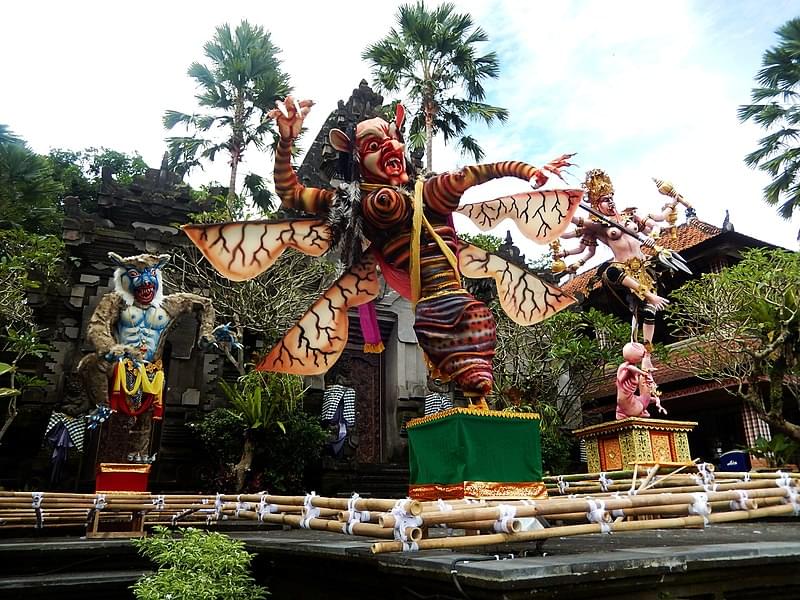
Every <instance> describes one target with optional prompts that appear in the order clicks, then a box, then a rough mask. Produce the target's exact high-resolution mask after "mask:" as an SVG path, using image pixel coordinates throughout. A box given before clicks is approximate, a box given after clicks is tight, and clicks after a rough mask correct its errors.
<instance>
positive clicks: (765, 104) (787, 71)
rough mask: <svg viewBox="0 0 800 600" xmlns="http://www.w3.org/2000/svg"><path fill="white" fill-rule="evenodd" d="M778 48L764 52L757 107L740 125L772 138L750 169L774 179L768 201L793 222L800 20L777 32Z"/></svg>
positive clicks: (798, 156)
mask: <svg viewBox="0 0 800 600" xmlns="http://www.w3.org/2000/svg"><path fill="white" fill-rule="evenodd" d="M776 33H777V35H778V38H779V43H778V44H777V45H776V46H775V47H773V48H770V49H769V50H767V51H766V52H764V56H763V58H762V61H761V70H760V71H759V72H758V75H756V82H757V83H758V84H759V86H760V87H756V88H753V90H752V91H751V94H750V97H751V98H752V101H753V104H745V105H743V106H740V107H739V119H740V120H741V121H742V122H744V121H748V120H752V121H754V122H755V123H757V124H758V125H760V126H761V127H763V128H764V129H765V130H766V131H767V132H768V135H766V136H765V137H763V138H761V139H760V140H759V144H760V145H759V147H758V149H757V150H755V151H753V152H751V153H750V154H748V155H747V156H746V157H745V159H744V160H745V163H746V164H747V165H748V166H750V167H753V168H756V167H757V168H758V169H760V170H761V171H765V172H767V173H769V174H770V176H771V177H772V181H771V182H770V183H769V185H767V186H766V187H765V188H764V199H765V200H766V201H767V202H768V203H769V204H772V205H779V206H778V213H779V214H780V215H781V216H782V217H783V218H785V219H790V218H791V217H792V213H793V212H794V210H795V209H800V17H798V18H794V19H792V20H791V21H788V22H786V23H784V24H783V25H782V26H781V27H780V28H779V29H778V30H777V31H776Z"/></svg>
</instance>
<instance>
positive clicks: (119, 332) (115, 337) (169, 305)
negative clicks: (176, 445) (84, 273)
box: [78, 252, 235, 462]
mask: <svg viewBox="0 0 800 600" xmlns="http://www.w3.org/2000/svg"><path fill="white" fill-rule="evenodd" d="M108 256H109V258H111V260H112V262H113V263H114V264H115V265H116V266H117V269H116V271H115V272H114V291H112V292H109V293H107V294H106V295H105V296H103V297H102V298H101V299H100V302H99V303H98V305H97V307H96V308H95V310H94V313H93V314H92V317H91V318H90V319H89V324H88V325H87V329H86V339H87V341H88V342H89V343H90V344H92V345H93V346H94V348H95V351H94V352H93V353H91V354H87V355H86V356H84V357H83V359H82V360H81V361H80V363H79V364H78V374H79V376H80V377H81V379H82V381H83V384H84V388H85V390H86V393H87V395H88V396H89V401H90V402H91V403H92V404H94V405H96V406H98V407H110V408H111V409H112V410H114V411H115V414H114V415H112V417H111V418H110V419H109V423H108V424H107V427H106V428H105V429H106V430H108V429H110V430H113V431H114V433H112V434H110V435H111V437H112V438H114V439H113V440H109V441H108V443H102V442H101V451H100V457H99V459H100V460H104V461H108V462H125V459H126V457H127V456H128V455H130V454H133V455H137V456H149V450H150V448H149V444H150V430H151V423H150V421H151V419H160V418H161V416H162V414H163V403H162V393H163V384H164V374H163V367H162V364H161V357H162V353H163V351H164V344H165V342H166V338H167V334H168V333H169V331H170V329H171V328H172V327H173V326H174V325H175V323H176V322H177V319H178V317H180V316H181V315H183V314H186V313H191V312H195V313H197V315H198V317H199V321H200V331H199V337H198V343H199V345H201V346H203V347H208V346H211V345H213V344H215V343H217V342H226V343H232V344H233V343H235V339H234V338H233V336H232V334H231V333H230V331H229V330H228V328H227V326H225V325H222V326H219V327H216V328H215V327H214V316H215V315H214V307H213V306H212V304H211V300H210V299H208V298H204V297H203V296H198V295H197V294H190V293H177V294H170V295H167V296H165V295H164V294H163V289H162V280H161V268H162V267H163V266H164V265H165V264H166V263H167V262H168V261H169V258H170V256H169V255H168V254H161V255H158V256H155V255H152V254H139V255H136V256H128V257H124V258H123V257H122V256H119V255H118V254H115V253H113V252H109V254H108ZM104 433H106V431H104ZM124 433H127V436H124V437H123V434H124ZM107 437H108V436H104V438H103V439H106V438H107Z"/></svg>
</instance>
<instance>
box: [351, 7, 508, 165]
mask: <svg viewBox="0 0 800 600" xmlns="http://www.w3.org/2000/svg"><path fill="white" fill-rule="evenodd" d="M397 22H398V26H399V28H393V29H392V30H391V32H390V33H389V34H388V35H387V36H386V37H384V38H383V39H381V40H379V41H378V42H375V43H374V44H372V45H370V46H368V47H367V49H366V50H364V52H363V53H362V55H361V56H362V58H363V59H364V60H367V61H369V62H370V63H371V68H372V73H373V76H374V78H375V82H374V83H375V85H376V87H377V88H378V89H380V90H381V91H385V92H401V93H404V94H405V95H406V96H407V99H408V101H409V103H410V106H409V109H410V112H411V114H413V115H414V118H413V120H412V122H411V135H410V136H409V142H410V145H411V147H412V148H414V149H419V148H423V147H424V148H425V155H426V166H427V168H428V170H431V169H432V164H433V155H432V144H433V137H434V136H435V135H436V134H437V133H441V134H442V136H443V137H444V140H445V142H448V141H450V140H453V139H456V140H458V142H457V146H458V148H459V150H460V151H461V153H462V154H468V155H471V156H472V157H473V158H474V159H475V160H476V161H478V160H480V159H481V158H483V156H484V152H483V149H482V148H481V147H480V145H479V144H478V142H477V140H475V138H473V137H472V136H470V135H467V134H466V129H467V121H483V122H485V123H486V124H487V125H488V124H491V123H492V122H494V121H495V120H497V121H501V122H504V121H505V120H506V119H507V118H508V111H507V110H506V109H504V108H500V107H497V106H492V105H490V104H486V103H485V102H483V100H484V98H485V95H486V93H485V91H484V89H483V82H484V81H485V80H486V79H491V78H495V77H497V76H498V74H499V71H500V68H499V64H498V61H497V55H496V54H495V53H494V52H488V53H486V54H483V55H479V54H478V51H477V46H478V44H479V43H480V42H486V41H487V40H488V39H489V38H488V36H487V35H486V33H485V32H484V31H483V29H481V28H480V27H477V26H476V25H475V24H474V23H473V20H472V16H470V15H469V14H466V13H465V14H459V13H456V12H455V6H454V5H453V4H451V3H449V2H448V3H445V4H441V5H439V6H437V7H436V8H433V9H430V8H428V7H427V6H426V5H425V2H424V1H423V0H419V1H418V2H417V3H416V4H404V5H402V6H400V8H399V10H398V13H397Z"/></svg>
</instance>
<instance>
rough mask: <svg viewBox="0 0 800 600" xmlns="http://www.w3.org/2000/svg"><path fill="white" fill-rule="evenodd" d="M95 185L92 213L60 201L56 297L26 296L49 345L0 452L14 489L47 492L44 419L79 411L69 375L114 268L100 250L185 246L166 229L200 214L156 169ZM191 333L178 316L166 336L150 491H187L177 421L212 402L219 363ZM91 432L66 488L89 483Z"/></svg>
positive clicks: (185, 436)
mask: <svg viewBox="0 0 800 600" xmlns="http://www.w3.org/2000/svg"><path fill="white" fill-rule="evenodd" d="M102 179H103V183H102V189H101V191H100V195H99V198H98V202H97V211H96V213H94V214H87V213H85V212H82V211H81V209H80V207H79V204H78V200H77V199H76V198H67V199H66V200H65V212H66V217H65V219H64V226H63V239H64V242H65V244H66V247H67V252H68V260H67V264H68V267H69V275H68V279H67V281H65V285H64V286H63V293H62V295H60V296H42V295H36V294H32V295H31V297H30V298H29V302H30V303H31V305H32V306H33V308H34V311H35V319H36V322H37V324H39V325H40V326H41V327H44V328H46V330H47V337H46V339H45V341H46V342H48V343H49V344H50V345H51V346H52V347H53V351H52V352H51V353H50V354H49V355H48V357H47V358H46V360H45V361H44V362H43V363H41V364H40V366H39V370H40V373H39V374H40V376H42V377H44V378H45V379H46V380H47V381H48V386H47V388H46V389H45V390H44V392H43V393H39V394H34V395H29V394H26V395H25V396H24V397H23V398H22V399H21V401H20V403H19V404H20V417H18V418H17V420H16V421H15V422H14V424H13V425H12V427H11V428H10V429H9V434H8V436H7V439H6V440H4V442H7V443H4V445H3V446H4V448H3V449H4V451H5V452H3V453H2V455H0V473H2V475H1V476H0V485H6V486H8V487H15V488H20V487H21V486H23V485H30V484H31V482H41V484H40V487H46V484H47V480H48V475H49V473H48V471H49V464H48V460H49V452H48V451H47V449H46V448H43V447H42V439H43V435H44V430H45V426H46V424H47V420H48V417H49V415H50V413H51V412H52V411H53V410H59V411H70V412H78V411H80V410H81V408H84V409H85V408H86V405H85V397H84V396H83V395H82V394H80V393H79V391H78V390H79V389H80V388H79V387H78V386H77V385H76V382H75V377H74V374H75V368H76V366H77V363H78V361H79V360H80V359H81V357H83V356H84V355H85V354H86V353H87V352H89V351H91V350H92V348H90V347H89V345H87V343H86V341H85V338H84V336H85V329H86V324H87V322H88V320H89V318H90V317H91V315H92V313H93V312H94V309H95V307H96V306H97V303H98V302H99V300H100V298H102V296H103V295H104V294H106V293H108V292H109V291H111V289H112V287H113V280H112V277H113V272H114V268H115V267H114V266H112V264H111V263H110V261H109V259H108V252H109V251H113V252H116V253H117V254H120V255H122V256H127V255H133V254H141V253H144V252H147V253H152V254H160V253H172V252H174V250H175V249H176V248H177V247H180V246H184V245H187V244H189V243H190V242H189V241H188V239H186V237H185V236H184V235H183V233H182V232H181V231H180V230H179V229H177V228H176V227H175V226H174V224H178V223H185V222H187V221H189V217H188V214H189V213H194V212H200V211H202V210H203V207H202V206H201V205H199V204H198V203H197V202H195V201H194V200H193V199H192V197H191V194H190V190H189V188H188V187H187V186H185V185H182V184H180V183H179V179H178V178H177V177H176V176H175V175H174V174H172V173H169V172H167V171H166V170H163V169H150V170H148V172H147V173H146V175H145V176H144V177H142V178H139V179H137V180H136V181H134V182H133V183H132V184H131V185H128V186H123V185H120V184H118V183H117V181H116V180H115V179H114V178H113V177H112V174H111V173H110V172H109V171H107V170H106V171H104V172H103V176H102ZM164 283H165V285H164V288H165V289H164V292H165V294H169V293H172V292H176V291H182V290H177V289H174V288H173V287H172V286H170V283H169V265H167V266H166V267H165V269H164ZM196 336H197V322H196V320H195V319H194V318H193V317H191V316H187V317H185V318H183V319H181V320H180V322H179V323H178V324H177V325H176V327H175V328H174V329H173V330H172V331H171V333H170V335H169V338H168V339H167V346H166V348H165V364H168V365H169V366H168V370H167V373H166V377H167V380H166V386H165V387H166V389H165V404H166V411H165V417H164V421H163V425H161V426H160V427H156V430H155V435H156V441H155V444H154V446H153V447H154V448H159V458H158V461H157V462H156V463H155V465H154V471H153V474H152V476H151V482H152V483H153V488H154V489H167V490H168V489H182V488H185V487H187V486H192V485H196V484H193V483H192V481H193V480H192V477H191V475H192V474H191V473H190V472H188V471H187V468H186V464H187V463H188V464H189V465H191V463H192V453H193V451H194V450H195V449H194V448H193V447H192V437H191V435H190V432H189V430H188V429H187V427H186V421H187V419H188V418H189V417H190V416H191V413H192V412H193V411H194V410H195V409H198V408H203V407H207V406H209V405H210V404H212V403H215V402H217V401H218V395H217V385H216V383H215V379H216V378H217V377H218V376H219V375H220V374H221V370H222V365H223V361H222V360H221V359H220V357H219V356H217V355H215V354H204V353H202V352H200V351H198V350H197V348H196V347H195V340H196ZM82 402H83V403H84V406H83V407H81V406H80V405H81V403H82ZM96 436H97V433H96V432H94V433H93V434H91V435H87V438H86V452H85V453H84V455H83V456H80V457H78V456H73V459H72V460H71V461H70V464H69V465H68V468H67V469H66V470H65V471H66V473H67V475H68V476H69V477H71V479H69V480H67V481H66V482H65V483H64V487H65V488H67V489H71V488H81V489H84V488H87V487H88V486H90V485H91V484H92V482H93V480H94V472H93V471H94V460H93V453H94V451H95V450H96V445H97V439H96ZM159 440H160V443H159ZM73 454H75V453H73ZM79 470H80V471H81V473H80V474H77V472H78V471H79ZM189 470H190V468H189ZM196 480H197V479H196V478H194V481H196ZM42 484H43V485H42Z"/></svg>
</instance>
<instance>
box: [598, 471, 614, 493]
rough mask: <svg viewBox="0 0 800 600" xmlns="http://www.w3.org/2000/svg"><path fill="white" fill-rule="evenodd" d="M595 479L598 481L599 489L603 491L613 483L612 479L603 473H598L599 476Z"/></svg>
mask: <svg viewBox="0 0 800 600" xmlns="http://www.w3.org/2000/svg"><path fill="white" fill-rule="evenodd" d="M597 481H599V482H600V489H601V490H602V491H604V492H607V491H608V486H610V485H613V484H614V480H613V479H611V478H610V477H608V476H607V475H606V474H605V473H600V478H599V479H598V480H597Z"/></svg>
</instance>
